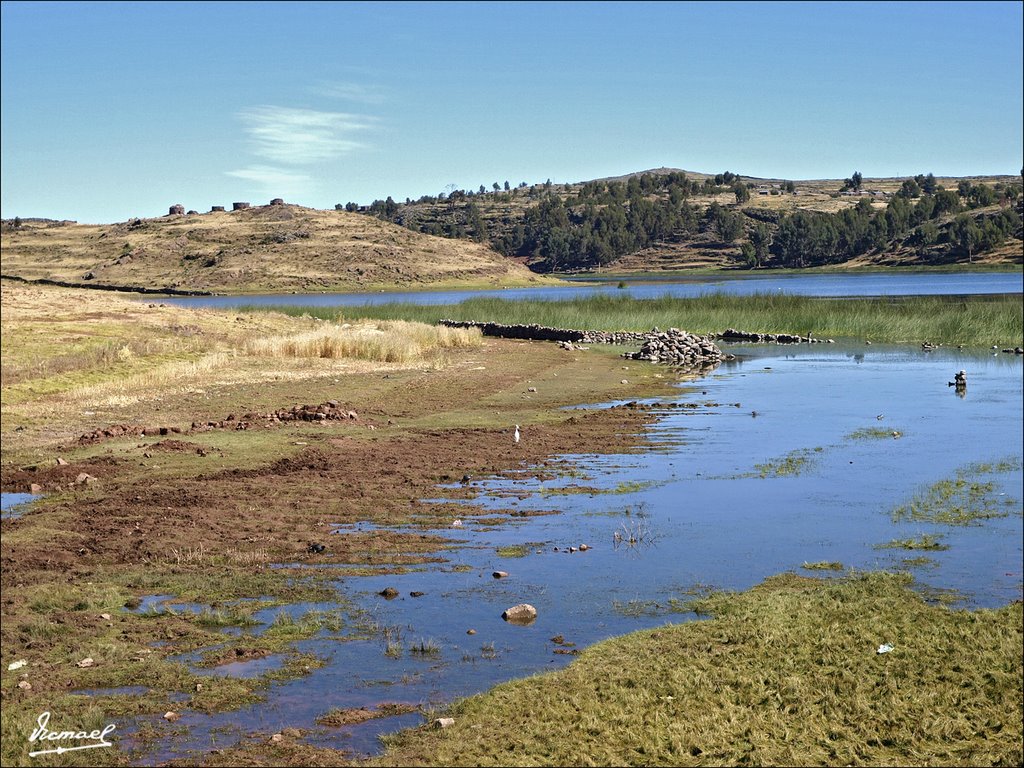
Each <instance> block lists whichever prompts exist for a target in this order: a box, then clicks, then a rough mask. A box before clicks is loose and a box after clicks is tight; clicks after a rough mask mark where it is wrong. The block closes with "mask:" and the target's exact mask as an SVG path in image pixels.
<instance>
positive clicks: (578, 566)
mask: <svg viewBox="0 0 1024 768" xmlns="http://www.w3.org/2000/svg"><path fill="white" fill-rule="evenodd" d="M727 351H729V352H731V353H733V354H735V355H736V356H737V357H736V359H735V360H734V361H731V362H727V363H725V364H723V365H722V366H721V367H719V368H718V369H717V370H715V371H714V372H713V373H711V374H710V375H708V376H706V377H705V378H702V379H699V380H696V381H693V382H690V383H688V384H686V385H684V386H683V387H681V388H680V391H679V395H678V397H677V398H676V402H675V405H676V406H677V407H666V406H668V405H670V404H671V403H670V401H666V400H664V399H662V400H660V401H658V403H657V404H651V405H652V407H655V408H656V409H657V410H658V411H659V412H660V417H659V419H658V421H657V424H656V425H655V426H654V427H653V431H654V437H655V443H656V446H655V448H654V449H652V450H649V451H646V452H644V453H641V454H632V455H618V456H604V457H597V456H591V457H574V458H581V461H580V462H579V466H581V467H582V472H573V473H569V474H565V475H563V476H560V477H556V478H554V479H548V480H544V481H539V480H537V479H535V478H533V477H529V478H528V477H527V476H526V475H525V474H524V476H523V477H522V478H518V479H517V478H515V477H512V478H505V479H500V480H498V479H492V478H470V479H469V480H468V485H469V486H470V487H471V488H472V489H473V490H474V491H475V493H476V494H477V498H476V499H475V500H474V502H475V503H478V504H480V503H482V504H484V505H485V506H487V507H489V508H493V509H496V510H497V509H504V510H508V509H513V510H518V511H522V512H550V513H553V514H545V515H531V516H524V517H516V518H513V519H512V520H510V521H506V522H503V523H502V524H501V525H495V524H493V521H491V520H488V517H486V516H485V517H482V518H481V517H473V516H466V517H461V518H460V517H454V516H453V518H452V520H451V521H450V522H449V523H448V524H447V526H446V527H445V528H443V529H441V530H439V531H438V532H437V533H438V534H439V535H441V536H443V537H445V538H447V539H449V540H450V541H451V542H453V543H454V544H457V545H458V547H457V548H455V549H452V550H447V551H446V552H445V553H444V554H445V558H446V559H447V561H446V562H443V563H439V564H428V565H423V566H417V567H416V568H414V569H412V570H410V571H409V572H406V573H402V574H389V575H376V576H356V575H351V574H349V573H347V572H345V569H337V570H338V571H339V573H338V579H339V585H340V588H341V591H342V592H343V593H344V594H345V596H346V598H348V599H349V600H351V601H352V602H353V603H354V605H355V606H356V607H357V613H358V614H359V621H358V627H355V626H354V627H351V628H347V629H346V630H345V631H343V632H331V631H328V630H325V631H323V632H321V633H320V635H318V636H317V637H315V638H313V639H311V640H304V641H301V642H298V643H296V644H295V645H294V648H293V651H294V652H295V653H300V654H311V655H312V656H315V657H317V658H319V659H320V660H321V661H322V662H323V666H322V667H320V668H314V669H311V670H310V671H309V674H307V675H306V676H304V677H301V678H299V679H294V680H290V681H287V682H271V683H270V684H269V688H268V690H267V697H266V700H265V701H264V702H261V703H259V704H256V705H254V706H251V707H248V708H244V709H242V710H240V711H232V712H226V713H222V714H217V715H212V716H209V715H204V714H199V713H195V712H189V711H188V710H187V709H186V710H182V718H181V720H180V721H179V722H178V723H176V724H175V725H174V726H171V725H170V724H167V723H164V722H162V721H156V722H155V723H154V727H155V728H156V729H157V730H158V731H159V732H160V733H161V738H160V740H159V744H160V746H159V747H158V748H157V751H155V752H147V753H146V754H145V760H146V762H153V761H160V760H166V759H170V758H173V757H180V756H184V755H186V754H188V753H189V752H190V751H192V750H196V751H199V752H204V751H207V750H209V749H210V748H212V746H213V745H215V744H216V745H224V744H229V743H233V742H234V741H236V740H238V739H239V738H241V739H243V740H244V739H246V738H258V739H266V738H268V737H269V736H270V734H273V733H278V732H280V731H282V730H283V729H285V728H298V729H300V730H301V732H302V738H303V739H305V740H307V741H308V742H310V743H313V744H317V745H322V746H331V747H335V748H338V749H344V750H348V751H350V752H352V753H354V754H357V755H366V754H372V753H375V752H377V751H379V749H380V744H379V741H378V735H379V734H381V733H384V732H389V731H394V730H397V729H400V728H403V727H407V726H410V725H415V724H417V723H419V722H421V720H422V715H421V714H420V713H418V712H412V713H402V714H394V715H390V716H389V715H388V714H387V713H388V712H390V711H401V708H396V709H394V710H389V709H387V708H384V709H382V710H376V708H377V707H379V706H380V705H383V704H388V705H391V704H395V705H412V706H415V707H419V708H421V709H423V710H427V709H430V708H432V707H437V706H441V705H444V704H446V703H448V702H450V701H452V700H453V699H455V698H458V697H462V696H466V695H470V694H473V693H476V692H479V691H482V690H485V689H487V688H489V687H491V686H492V685H494V684H495V683H498V682H501V681H504V680H508V679H511V678H514V677H521V676H524V675H529V674H532V673H536V672H541V671H545V670H547V669H551V668H553V667H556V666H560V665H564V664H566V663H568V662H569V661H571V660H572V658H573V656H574V654H575V653H576V652H577V651H578V650H580V649H582V648H585V647H587V646H589V645H591V644H593V643H595V642H597V641H600V640H602V639H605V638H608V637H611V636H615V635H621V634H623V633H626V632H630V631H633V630H636V629H640V628H644V627H652V626H657V625H661V624H663V623H666V622H677V621H687V620H694V619H696V618H698V617H696V616H695V615H694V614H693V613H692V612H688V611H687V608H686V602H687V600H688V598H690V597H692V596H694V595H700V594H704V593H706V592H707V591H708V590H712V589H727V590H742V589H746V588H748V587H750V586H752V585H754V584H757V583H759V582H760V581H761V580H763V579H764V578H766V577H767V576H770V575H772V574H776V573H779V572H783V571H795V572H798V573H802V574H805V575H816V576H820V577H821V578H829V577H830V575H832V574H838V573H842V572H849V571H850V570H875V569H885V570H899V571H907V572H910V573H911V574H913V576H914V577H915V579H916V582H917V588H918V589H919V590H921V591H922V592H923V593H924V594H925V595H926V596H927V597H928V598H929V599H930V600H934V601H938V602H943V603H946V604H950V605H951V606H953V607H956V608H959V607H994V606H999V605H1004V604H1006V603H1008V602H1011V601H1013V600H1017V599H1020V598H1021V595H1022V574H1021V561H1022V554H1024V552H1022V549H1024V548H1022V516H1021V495H1022V493H1021V488H1022V477H1024V475H1022V469H1021V466H1022V454H1024V449H1022V438H1021V435H1022V427H1024V424H1022V412H1021V408H1020V404H1021V401H1022V361H1021V358H1020V357H1019V356H1013V355H1003V354H1000V353H995V354H991V353H981V352H972V353H967V352H962V351H958V350H956V349H953V348H944V347H943V348H938V349H934V350H931V351H924V350H921V349H919V348H917V347H913V346H907V345H903V346H886V345H880V344H879V345H872V346H863V345H853V344H835V345H827V346H826V345H813V346H812V345H795V346H780V345H762V346H752V345H736V346H731V347H728V350H727ZM623 367H624V368H628V363H627V364H626V365H624V366H623ZM960 370H964V371H966V375H967V386H966V388H965V389H963V388H957V387H954V386H950V383H951V382H953V380H954V374H955V373H957V372H958V371H960ZM623 375H629V374H628V373H623ZM644 405H645V404H643V403H640V404H638V406H639V407H644ZM521 439H522V441H523V442H524V443H525V442H528V441H529V440H530V430H529V428H523V430H522V437H521ZM444 494H445V489H444V488H443V487H442V488H438V492H437V495H438V497H443V496H444ZM366 528H367V524H361V525H358V526H351V525H350V526H335V527H334V528H333V532H332V533H331V536H346V535H348V534H350V533H354V532H356V531H357V530H365V529H366ZM582 545H585V546H582ZM498 572H501V573H498ZM496 574H497V575H496ZM385 590H392V591H391V592H389V597H386V596H384V595H382V594H381V593H382V592H384V591H385ZM168 597H169V596H167V595H159V596H155V597H154V598H153V599H151V600H150V601H148V602H147V603H145V604H144V605H145V606H146V609H148V610H163V609H165V607H166V606H164V604H165V601H166V600H167V598H168ZM519 603H529V604H531V605H533V606H534V607H535V608H536V609H537V618H536V620H535V621H533V622H532V623H529V624H526V625H514V624H511V623H507V622H505V621H503V619H502V612H503V611H504V610H506V609H507V608H509V607H511V606H513V605H517V604H519ZM161 606H164V608H162V607H161ZM330 607H331V606H330V605H325V604H320V603H317V604H296V605H291V606H287V607H286V608H279V607H278V608H268V609H266V610H265V611H261V612H259V613H257V614H255V618H256V619H257V621H256V622H255V624H254V625H252V626H249V627H244V628H242V629H241V630H240V631H239V630H234V631H233V632H232V633H231V634H230V635H229V634H226V635H225V642H226V643H227V644H229V645H230V643H233V642H236V641H237V639H238V637H239V636H256V635H258V634H259V633H260V632H262V631H263V630H264V628H265V627H266V626H268V625H269V624H270V623H271V622H272V621H274V620H275V617H276V616H277V615H278V614H280V613H282V612H286V613H287V614H288V615H289V616H290V617H293V618H300V617H301V616H302V615H303V614H304V613H306V612H307V611H323V610H325V609H329V608H330ZM192 609H196V606H183V607H182V608H181V610H192ZM886 642H889V643H892V644H893V645H894V646H898V645H899V643H900V638H899V637H892V638H886ZM202 650H210V649H202ZM200 656H201V651H200V652H197V653H196V654H193V655H192V656H190V657H189V659H185V660H186V661H189V662H190V663H198V660H199V658H200ZM280 663H281V657H280V656H266V657H263V658H261V659H245V660H240V661H238V662H235V663H234V665H232V664H228V665H223V666H222V667H221V669H219V670H214V669H211V670H209V673H210V674H228V675H230V674H240V675H248V674H250V673H251V674H257V675H258V674H262V673H263V672H265V671H267V670H268V669H269V670H272V669H274V668H276V667H277V666H278V665H279V664H280ZM354 708H367V709H373V710H374V711H379V712H381V713H382V716H380V717H372V718H369V719H365V720H364V721H363V722H361V723H359V724H357V725H346V726H332V725H318V724H316V720H317V719H318V718H322V717H323V716H324V715H326V714H327V713H329V712H331V711H334V710H338V709H343V710H347V709H354ZM181 726H187V729H186V728H182V727H181ZM165 736H166V738H165Z"/></svg>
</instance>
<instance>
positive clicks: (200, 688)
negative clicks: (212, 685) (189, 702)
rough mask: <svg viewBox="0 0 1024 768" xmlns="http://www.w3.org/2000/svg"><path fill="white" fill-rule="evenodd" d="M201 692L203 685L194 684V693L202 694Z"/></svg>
mask: <svg viewBox="0 0 1024 768" xmlns="http://www.w3.org/2000/svg"><path fill="white" fill-rule="evenodd" d="M202 690H203V684H202V683H196V693H200V692H202Z"/></svg>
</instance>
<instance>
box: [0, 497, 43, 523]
mask: <svg viewBox="0 0 1024 768" xmlns="http://www.w3.org/2000/svg"><path fill="white" fill-rule="evenodd" d="M41 498H42V496H41V495H39V494H36V493H0V519H3V520H16V519H17V518H19V517H21V516H22V514H24V513H25V511H26V509H27V508H28V505H29V504H31V503H32V502H33V501H35V500H36V499H41Z"/></svg>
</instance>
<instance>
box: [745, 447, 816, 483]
mask: <svg viewBox="0 0 1024 768" xmlns="http://www.w3.org/2000/svg"><path fill="white" fill-rule="evenodd" d="M823 450H824V449H822V448H815V449H814V450H813V453H821V452H822V451H823ZM811 454H812V451H811V450H808V449H806V448H801V449H798V450H795V451H791V452H790V453H788V454H786V455H785V456H783V457H782V458H781V459H775V460H772V461H766V462H764V463H763V464H755V465H754V469H756V470H757V475H756V476H759V477H762V478H768V477H796V476H797V475H800V474H803V473H804V472H806V471H807V470H808V469H810V468H811V466H812V463H813V457H812V455H811Z"/></svg>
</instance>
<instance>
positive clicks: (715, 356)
mask: <svg viewBox="0 0 1024 768" xmlns="http://www.w3.org/2000/svg"><path fill="white" fill-rule="evenodd" d="M646 336H647V338H646V339H645V341H644V343H643V346H641V347H640V351H639V352H627V353H625V354H624V355H623V357H625V358H628V359H630V360H649V361H650V362H652V363H667V364H668V365H685V366H704V365H717V364H718V363H720V362H722V361H723V360H725V359H726V355H725V354H724V353H723V352H722V350H720V349H719V348H718V347H717V346H716V345H715V342H714V341H712V340H711V337H710V336H698V335H697V334H695V333H688V332H686V331H681V330H679V329H678V328H669V329H668V330H667V331H659V332H657V333H654V332H652V333H649V334H646Z"/></svg>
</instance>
